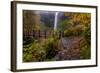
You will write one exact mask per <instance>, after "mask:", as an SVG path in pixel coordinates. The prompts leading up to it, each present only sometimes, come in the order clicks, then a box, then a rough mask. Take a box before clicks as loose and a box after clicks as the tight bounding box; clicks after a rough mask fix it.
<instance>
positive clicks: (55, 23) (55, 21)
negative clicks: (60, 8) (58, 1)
mask: <svg viewBox="0 0 100 73" xmlns="http://www.w3.org/2000/svg"><path fill="white" fill-rule="evenodd" d="M57 22H58V12H56V13H55V20H54V30H56V29H57Z"/></svg>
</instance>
